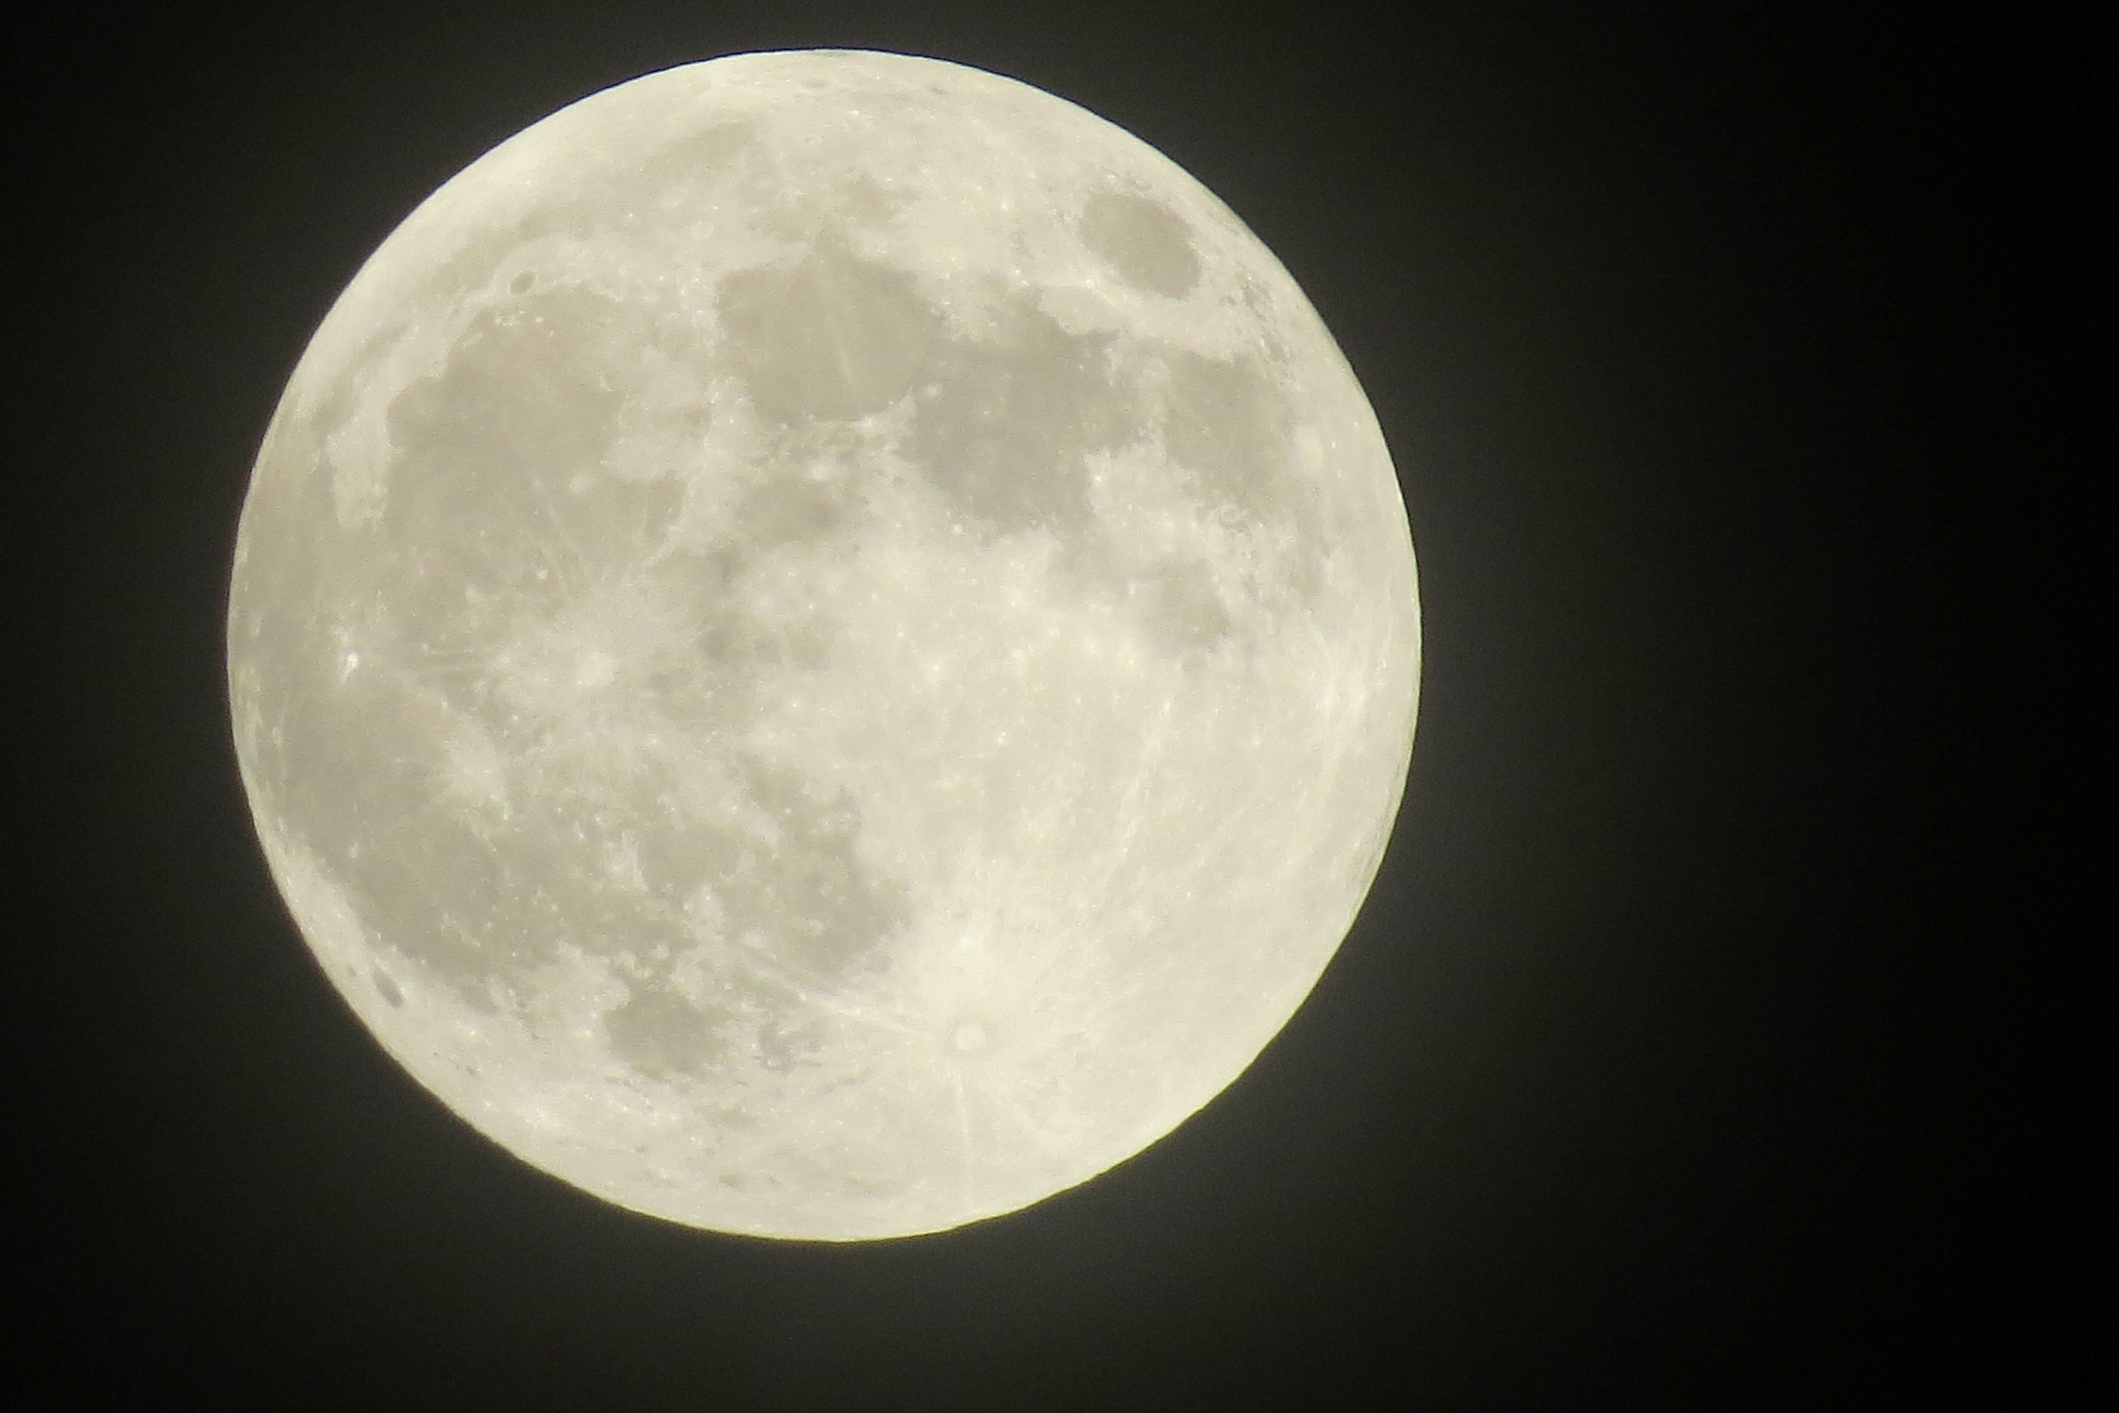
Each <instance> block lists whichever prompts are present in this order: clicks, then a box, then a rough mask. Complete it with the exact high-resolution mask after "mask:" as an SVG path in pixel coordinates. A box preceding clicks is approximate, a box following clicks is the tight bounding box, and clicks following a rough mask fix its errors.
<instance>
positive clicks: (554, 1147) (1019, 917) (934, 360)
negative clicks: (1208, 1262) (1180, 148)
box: [228, 51, 1419, 1241]
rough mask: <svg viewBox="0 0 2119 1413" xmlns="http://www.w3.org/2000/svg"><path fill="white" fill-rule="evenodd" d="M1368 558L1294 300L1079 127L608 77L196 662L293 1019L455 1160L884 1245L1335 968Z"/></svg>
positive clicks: (1399, 652)
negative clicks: (474, 1141)
mask: <svg viewBox="0 0 2119 1413" xmlns="http://www.w3.org/2000/svg"><path fill="white" fill-rule="evenodd" d="M1418 680H1419V611H1418V606H1417V598H1416V590H1415V579H1414V567H1413V549H1412V539H1411V536H1410V534H1409V533H1408V529H1407V520H1406V513H1405V506H1404V503H1403V501H1402V499H1401V498H1400V495H1399V491H1398V483H1397V479H1396V476H1395V473H1394V471H1393V469H1392V465H1391V460H1390V455H1389V452H1388V450H1387V449H1386V447H1385V445H1384V441H1383V437H1382V434H1381V432H1380V431H1379V430H1378V427H1377V424H1376V420H1375V417H1374V415H1373V413H1372V412H1371V410H1370V407H1369V404H1368V402H1367V400H1366V398H1365V397H1364V396H1363V393H1362V390H1361V387H1360V385H1359V383H1358V382H1357V381H1356V379H1355V377H1354V374H1353V372H1352V370H1351V369H1350V368H1349V366H1348V364H1347V362H1346V360H1345V359H1344V357H1342V356H1341V354H1340V352H1339V349H1338V346H1337V345H1336V344H1335V343H1334V342H1333V340H1332V337H1331V335H1330V334H1329V333H1328V332H1327V331H1326V329H1325V327H1324V325H1323V323H1322V321H1321V320H1320V319H1319V318H1318V316H1317V314H1316V312H1315V311H1314V310H1313V309H1312V308H1311V306H1310V304H1309V302H1308V300H1307V299H1306V298H1305V297H1304V296H1303V294H1302V292H1301V290H1300V289H1299V288H1298V287H1297V286H1296V284H1295V282H1294V280H1293V279H1292V278H1291V277H1290V276H1289V274H1288V273H1287V271H1286V270H1285V269H1283V268H1282V267H1281V265H1280V264H1279V262H1278V261H1277V260H1275V259H1274V257H1273V256H1272V254H1271V253H1270V252H1269V251H1268V250H1267V249H1266V248H1265V246H1264V245H1263V244H1262V243H1261V242H1260V241H1259V240H1258V238H1257V237H1256V236H1254V235H1253V234H1251V232H1250V231H1249V230H1248V229H1247V228H1246V227H1245V226H1244V225H1243V223H1242V222H1241V221H1240V220H1238V219H1237V217H1236V216H1235V215H1234V214H1232V213H1231V212H1230V211H1229V210H1228V208H1226V207H1225V206H1223V205H1222V204H1221V202H1220V201H1218V200H1217V199H1216V198H1215V197H1214V196H1213V195H1212V194H1211V193H1209V192H1208V191H1207V190H1206V189H1205V188H1204V187H1202V186H1201V185H1200V184H1199V183H1198V182H1196V181H1195V180H1193V179H1192V178H1191V177H1190V176H1188V175H1187V174H1186V173H1185V172H1184V171H1183V170H1181V169H1180V168H1179V167H1177V166H1176V165H1175V164H1174V163H1172V162H1171V161H1170V160H1169V159H1167V158H1165V157H1164V156H1162V155H1161V154H1160V153H1158V152H1156V151H1155V150H1154V149H1152V148H1150V147H1149V146H1147V145H1146V144H1144V143H1143V142H1141V141H1140V140H1139V139H1137V138H1135V137H1133V136H1131V135H1130V134H1128V133H1126V132H1124V131H1123V130H1121V129H1119V128H1118V127H1115V126H1113V125H1112V124H1110V123H1107V122H1105V121H1104V120H1102V119H1100V118H1098V117H1096V116H1094V115H1092V114H1090V113H1088V112H1086V111H1085V110H1083V109H1081V108H1079V107H1076V106H1074V105H1073V104H1071V103H1068V102H1066V101H1064V100H1062V99H1060V98H1056V97H1053V96H1052V95H1050V94H1047V93H1044V92H1042V91H1040V90H1038V89H1035V88H1032V87H1029V86H1027V85H1024V84H1022V83H1019V82H1015V81H1013V80H1010V79H1005V78H1000V77H997V76H995V75H992V74H988V73H984V72H981V71H979V70H975V69H970V68H965V67H962V66H959V65H955V64H950V63H944V62H940V61H936V60H930V59H919V58H910V57H905V56H900V55H892V54H879V53H865V52H854V51H806V52H792V53H762V54H745V55H739V56H735V57H730V58H723V59H716V60H713V61H711V62H707V63H700V64H692V65H687V66H684V67H681V68H675V69H670V70H667V71H664V72H661V73H656V74H651V75H649V76H647V77H644V78H640V79H637V80H635V81H633V82H630V83H625V84H621V85H619V86H617V87H615V88H611V89H608V90H606V91H604V92H601V93H597V94H595V95H593V96H591V97H589V98H586V99H584V100H582V101H581V102H579V103H576V104H574V105H572V106H570V107H568V108H565V109H563V110H562V111H560V112H558V113H555V114H553V115H552V116H551V117H548V118H546V119H544V120H543V121H541V122H538V123H536V124H535V125H533V126H531V127H529V128H528V129H526V130H524V131H523V132H521V133H519V134H517V135H516V136H514V137H512V138H510V139H509V140H507V141H506V142H504V143H502V144H501V145H500V146H498V147H496V148H495V149H493V150H492V151H491V152H489V153H487V154H486V155H485V156H484V157H482V158H480V159H479V160H478V161H476V162H475V163H473V164H472V165H471V166H470V167H468V168H467V169H465V170H464V171H463V172H462V173H460V174H459V175H457V176H456V177H455V178H453V179H452V180H450V181H449V182H448V183H447V184H445V185H444V186H442V187H441V188H440V189H439V190H438V191H436V192H435V193H434V194H433V195H432V196H431V197H430V198H428V199H427V200H426V201H425V202H424V203H423V204H421V205H420V206H419V207H418V208H417V209H416V210H414V211H413V212H412V214H411V215H410V216H409V217H408V218H406V220H405V221H404V223H403V224H402V225H400V226H399V227H398V228H397V229H396V230H395V231H394V232H393V233H392V234H391V235H390V237H389V238H388V239H387V240H386V241H384V242H383V244H382V245H381V247H380V248H378V249H377V250H376V252H375V254H374V255H373V256H372V257H371V258H370V259H369V260H368V262H367V263H366V265H365V266H363V267H362V269H361V270H360V272H359V274H358V275H357V276H356V277H355V278H354V279H353V281H352V282H351V283H350V284H349V285H348V286H347V288H346V289H345V291H344V292H343V294H342V295H341V296H340V297H339V299H338V301H337V303H336V304H335V305H334V306H333V307H332V309H331V311H330V313H329V315H328V316H327V317H326V318H325V319H324V321H323V322H322V324H321V325H320V326H319V327H318V329H317V331H316V334H315V336H314V338H313V339H312V340H311V342H310V343H309V345H308V347H307V349H306V351H305V352H304V354H303V356H302V358H301V360H300V363H299V364H298V365H297V367H296V368H295V371H294V373H293V375H292V377H291V379H290V380H289V382H288V385H287V388H286V390H285V393H284V395H283V396H282V398H281V401H280V403H279V406H278V409H277V411H276V413H275V415H274V417H273V419H272V422H271V425H270V427H269V429H268V431H267V432H266V435H265V438H264V442H263V445H262V447H261V449H260V451H259V454H258V458H257V463H256V466H255V468H254V470H253V473H252V476H251V480H250V485H249V490H248V495H247V498H246V500H245V502H244V506H243V513H242V520H241V525H240V528H239V531H238V535H237V541H236V550H235V556H234V565H233V577H232V583H231V586H230V600H229V610H228V682H229V693H230V704H231V713H232V729H233V735H234V741H235V746H236V751H237V756H238V759H239V762H240V765H241V769H242V778H243V783H244V787H245V789H246V791H247V794H248V799H249V802H250V807H251V811H252V814H253V817H254V820H255V823H256V828H257V832H258V835H259V838H260V841H261V843H262V846H263V851H264V854H265V857H266V860H267V862H268V863H269V866H270V868H271V871H272V875H273V877H274V879H275V881H276V882H277V884H278V886H279V889H280V891H281V893H282V894H283V896H284V897H285V899H286V902H287V905H288V908H289V910H290V912H291V913H292V915H293V917H294V919H295V921H296V923H297V924H298V926H299V927H300V929H301V932H302V935H303V936H304V938H305V939H306V940H307V942H308V944H309V946H310V948H311V949H312V950H313V951H314V953H315V955H316V958H317V960H318V961H319V963H320V964H321V966H322V968H323V971H324V972H325V974H326V975H327V976H328V977H329V978H330V980H331V982H332V983H333V985H334V986H336V988H337V989H338V990H339V992H340V993H341V994H342V995H343V996H344V998H345V999H346V1001H347V1003H348V1004H349V1005H350V1006H351V1007H352V1009H353V1011H354V1012H355V1014H356V1015H357V1016H358V1017H359V1018H360V1019H361V1021H362V1022H363V1023H364V1024H365V1025H366V1026H367V1027H368V1029H369V1030H371V1031H372V1032H373V1033H374V1035H375V1036H376V1038H377V1039H378V1041H379V1042H380V1043H381V1044H382V1045H383V1047H384V1048H385V1049H386V1050H387V1051H388V1052H389V1053H390V1054H391V1055H392V1056H394V1057H395V1058H396V1060H397V1061H398V1062H399V1063H400V1064H401V1065H403V1067H404V1068H405V1069H406V1070H407V1071H409V1072H410V1073H411V1074H412V1075H413V1076H414V1077H415V1078H416V1079H417V1080H418V1081H419V1083H420V1084H422V1085H424V1086H425V1087H426V1088H427V1089H428V1090H430V1091H432V1092H433V1093H434V1094H435V1095H436V1096H438V1097H439V1098H440V1099H441V1100H442V1102H443V1103H445V1104H447V1105H448V1106H449V1108H450V1109H452V1110H454V1111H455V1112H456V1113H457V1114H459V1115H461V1116H462V1117H463V1118H464V1119H465V1120H466V1121H468V1122H469V1123H470V1124H471V1125H472V1126H474V1127H475V1128H477V1129H478V1130H479V1131H481V1132H483V1133H484V1134H486V1135H488V1136H489V1137H490V1138H492V1139H493V1140H494V1141H496V1142H498V1143H500V1144H501V1145H503V1146H504V1147H505V1148H507V1149H508V1150H510V1151H511V1152H513V1153H514V1154H516V1155H517V1156H519V1157H521V1158H522V1159H524V1160H526V1161H527V1162H529V1163H531V1164H533V1165H535V1166H536V1167H538V1168H540V1169H542V1170H544V1171H546V1172H548V1173H551V1174H554V1175H556V1176H557V1177H559V1178H561V1179H564V1180H565V1181H567V1182H569V1183H572V1184H574V1185H576V1186H578V1187H580V1188H582V1189H585V1190H586V1191H588V1192H590V1193H593V1194H595V1195H597V1196H598V1197H601V1198H604V1199H606V1200H608V1201H610V1202H614V1203H617V1204H619V1205H621V1206H624V1207H626V1208H630V1209H633V1210H635V1211H639V1212H644V1213H649V1214H652V1215H654V1216H657V1217H661V1218H666V1219H669V1220H671V1221H675V1222H680V1223H684V1224H687V1225H691V1226H696V1227H704V1228H710V1229H715V1230H721V1231H728V1232H741V1233H750V1234H755V1235H759V1236H766V1237H780V1238H801V1239H821V1240H836V1241H846V1240H861V1239H870V1238H883V1237H896V1236H907V1235H912V1234H916V1233H922V1232H932V1231H939V1230H944V1229H947V1228H951V1227H955V1226H959V1225H961V1224H963V1223H966V1222H971V1221H976V1220H979V1219H981V1218H986V1217H991V1216H995V1215H998V1214H1000V1213H1005V1212H1009V1211H1013V1210H1016V1209H1019V1208H1022V1207H1024V1206H1027V1205H1029V1204H1031V1203H1034V1202H1037V1201H1040V1200H1042V1199H1044V1198H1046V1197H1049V1196H1051V1195H1052V1194H1054V1193H1057V1192H1060V1191H1062V1190H1065V1189H1067V1188H1070V1187H1073V1186H1075V1185H1077V1184H1079V1183H1082V1182H1084V1181H1086V1180H1088V1179H1090V1178H1092V1177H1094V1176H1095V1175H1096V1174H1098V1173H1100V1172H1103V1171H1105V1170H1106V1169H1108V1168H1110V1167H1111V1166H1113V1165H1114V1164H1116V1163H1119V1162H1122V1161H1124V1160H1125V1159H1127V1158H1128V1157H1130V1156H1132V1155H1134V1154H1136V1153H1138V1152H1140V1151H1141V1150H1142V1149H1144V1148H1146V1147H1147V1146H1149V1145H1150V1144H1152V1143H1154V1142H1155V1141H1156V1140H1157V1139H1159V1138H1161V1137H1162V1136H1163V1135H1165V1134H1167V1133H1169V1132H1170V1131H1171V1130H1172V1129H1173V1128H1175V1127H1176V1126H1177V1125H1179V1124H1180V1123H1182V1122H1184V1121H1185V1119H1186V1118H1188V1117H1189V1116H1190V1115H1192V1114H1194V1113H1195V1112H1197V1111H1198V1110H1199V1109H1200V1108H1201V1107H1202V1106H1203V1105H1205V1104H1206V1103H1208V1102H1209V1101H1210V1100H1211V1099H1213V1097H1214V1096H1215V1095H1216V1094H1218V1093H1219V1092H1220V1091H1222V1090H1223V1089H1224V1088H1226V1087H1227V1086H1228V1085H1229V1084H1230V1082H1231V1081H1233V1080H1234V1079H1235V1078H1236V1077H1237V1076H1238V1075H1239V1074H1240V1073H1242V1071H1243V1070H1244V1069H1245V1068H1246V1067H1247V1066H1248V1065H1249V1064H1251V1063H1252V1061H1253V1060H1254V1059H1256V1058H1257V1056H1258V1055H1259V1053H1260V1051H1261V1050H1263V1049H1264V1047H1265V1046H1266V1044H1267V1043H1268V1042H1269V1041H1270V1040H1271V1039H1272V1038H1273V1036H1274V1035H1275V1034H1276V1033H1278V1032H1279V1030H1280V1029H1281V1027H1282V1026H1283V1025H1284V1024H1285V1023H1286V1022H1287V1020H1288V1018H1289V1016H1290V1015H1292V1014H1293V1012H1294V1011H1295V1009H1296V1007H1298V1006H1299V1005H1300V1004H1301V1003H1302V1001H1303V999H1304V997H1305V996H1306V995H1308V994H1309V992H1310V990H1311V989H1312V988H1313V987H1314V986H1315V984H1316V982H1317V979H1318V977H1319V975H1320V974H1321V973H1322V972H1323V970H1324V968H1325V966H1326V964H1327V963H1328V962H1329V961H1330V960H1331V958H1332V955H1333V953H1334V952H1335V951H1336V950H1337V949H1338V947H1339V944H1340V942H1341V941H1342V940H1343V939H1344V937H1345V936H1346V933H1347V930H1348V928H1349V927H1350V926H1351V924H1352V922H1353V919H1354V916H1355V913H1356V911H1357V910H1358V908H1359V907H1360V905H1361V902H1362V899H1363V897H1364V896H1365V895H1366V894H1367V892H1368V889H1369V886H1370V884H1371V882H1372V881H1373V879H1374V877H1375V872H1376V869H1377V867H1378V864H1379V862H1380V860H1381V857H1382V854H1383V849H1384V845H1385V842H1386V840H1387V838H1388V836H1389V833H1390V829H1391V825H1392V822H1393V820H1394V818H1395V816H1396V813H1397V810H1398V805H1399V801H1400V797H1401V795H1402V793H1403V790H1404V786H1405V779H1406V771H1407V767H1408V764H1409V761H1410V757H1411V750H1412V737H1413V719H1414V706H1415V696H1416V691H1417V685H1418Z"/></svg>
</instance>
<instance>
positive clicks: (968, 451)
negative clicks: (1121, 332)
mask: <svg viewBox="0 0 2119 1413" xmlns="http://www.w3.org/2000/svg"><path fill="white" fill-rule="evenodd" d="M1108 347H1109V340H1108V339H1106V338H1103V337H1101V336H1095V335H1080V334H1071V333H1069V332H1068V331H1067V330H1065V329H1063V328H1062V327H1060V325H1059V324H1058V323H1056V322H1055V321H1054V320H1053V319H1052V317H1051V316H1050V315H1048V314H1046V313H1045V312H1044V311H1043V310H1041V309H1039V308H1038V307H1037V305H1036V303H1035V301H1034V299H1033V298H1032V297H1031V296H1029V295H1026V294H1018V295H1015V296H1013V297H1011V298H1010V299H1009V300H1007V301H1006V302H1005V303H1004V304H1003V305H1002V307H1001V310H1000V314H999V317H998V318H997V320H996V327H995V328H994V330H993V332H992V334H991V336H990V337H987V338H984V339H979V340H976V341H972V340H951V341H950V342H948V343H946V344H945V345H944V346H943V348H942V350H941V352H940V356H939V357H938V358H937V359H936V360H935V362H934V366H933V368H932V370H931V372H930V373H929V375H928V381H927V383H926V386H925V387H924V388H923V389H922V390H921V393H920V395H919V399H918V409H919V410H918V415H917V418H916V420H915V421H914V423H913V430H912V436H911V438H910V443H909V448H908V450H909V454H910V456H911V458H912V460H913V462H914V464H915V465H917V466H918V467H919V468H920V469H921V470H922V471H924V472H925V473H926V475H927V477H928V479H929V480H930V481H932V482H933V483H934V485H935V486H936V487H937V488H938V489H940V490H941V491H942V493H943V494H944V495H945V496H947V497H948V498H949V501H950V502H951V504H952V505H953V506H955V507H956V508H957V509H958V510H959V511H960V512H962V513H963V514H965V515H966V516H968V517H969V518H970V519H971V520H972V521H973V522H974V523H975V524H978V525H980V526H982V527H985V528H987V529H990V530H998V531H1000V532H1002V533H1014V532H1019V531H1023V530H1029V529H1037V528H1042V529H1048V530H1051V531H1052V532H1053V533H1054V534H1056V535H1057V536H1058V537H1059V538H1060V540H1061V541H1062V542H1063V543H1065V542H1074V543H1078V542H1079V541H1080V540H1081V539H1082V538H1083V537H1084V536H1085V535H1086V534H1087V533H1088V531H1089V530H1090V528H1091V525H1092V524H1093V515H1092V513H1091V511H1090V509H1089V503H1088V496H1087V486H1088V469H1087V458H1088V456H1089V454H1090V453H1091V452H1095V451H1104V450H1108V449H1110V448H1112V447H1115V446H1118V445H1120V444H1122V443H1123V442H1125V441H1127V440H1129V439H1131V438H1132V437H1134V436H1137V435H1138V419H1137V415H1136V413H1135V410H1134V399H1133V398H1132V397H1131V396H1130V395H1129V391H1128V389H1127V388H1126V387H1125V386H1124V385H1123V384H1120V383H1118V382H1116V381H1114V379H1113V377H1112V375H1111V372H1110V369H1109V367H1108V365H1107V349H1108Z"/></svg>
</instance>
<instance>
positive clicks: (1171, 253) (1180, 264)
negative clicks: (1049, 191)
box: [1081, 191, 1199, 299]
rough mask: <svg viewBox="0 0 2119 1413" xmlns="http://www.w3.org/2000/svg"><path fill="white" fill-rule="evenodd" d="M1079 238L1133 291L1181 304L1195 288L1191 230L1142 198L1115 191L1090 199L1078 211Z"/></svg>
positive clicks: (1180, 219) (1195, 261)
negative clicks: (1162, 297) (1158, 296)
mask: <svg viewBox="0 0 2119 1413" xmlns="http://www.w3.org/2000/svg"><path fill="white" fill-rule="evenodd" d="M1081 237H1082V244H1084V245H1086V246H1088V247H1089V248H1090V249H1091V250H1093V251H1095V252H1096V253H1097V254H1098V255H1100V256H1102V257H1103V258H1104V260H1105V261H1106V262H1107V263H1109V264H1110V266H1111V268H1112V269H1113V270H1115V271H1117V272H1118V277H1119V278H1120V279H1122V280H1124V281H1125V282H1126V283H1127V284H1129V285H1132V286H1133V287H1134V288H1136V289H1142V290H1146V291H1148V292H1149V293H1151V294H1160V295H1164V296H1166V297H1168V298H1171V299H1182V298H1184V297H1185V296H1186V295H1188V294H1190V293H1191V292H1192V288H1193V286H1195V285H1197V284H1198V283H1199V256H1198V255H1196V254H1194V253H1193V250H1192V230H1191V228H1190V227H1189V226H1187V225H1186V224H1185V222H1184V218H1183V217H1181V216H1179V215H1178V214H1177V213H1176V212H1174V211H1172V210H1170V209H1169V208H1168V207H1167V206H1163V205H1160V204H1158V203H1156V202H1153V201H1150V200H1149V199H1148V198H1147V197H1145V196H1135V195H1134V194H1133V193H1131V192H1119V191H1100V192H1098V193H1096V194H1095V195H1094V196H1091V197H1090V198H1089V200H1088V201H1087V203H1085V204H1084V206H1083V208H1082V219H1081Z"/></svg>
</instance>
